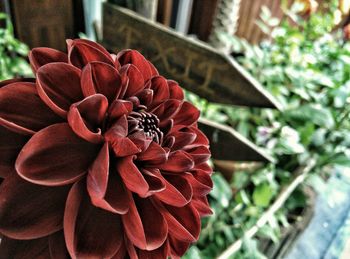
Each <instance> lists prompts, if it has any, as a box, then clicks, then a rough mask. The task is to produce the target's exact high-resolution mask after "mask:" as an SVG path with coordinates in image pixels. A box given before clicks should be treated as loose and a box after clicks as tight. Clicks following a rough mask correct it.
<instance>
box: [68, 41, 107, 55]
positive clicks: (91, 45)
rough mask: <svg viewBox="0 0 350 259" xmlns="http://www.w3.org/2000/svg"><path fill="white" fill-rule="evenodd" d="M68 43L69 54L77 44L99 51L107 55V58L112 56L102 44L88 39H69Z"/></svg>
mask: <svg viewBox="0 0 350 259" xmlns="http://www.w3.org/2000/svg"><path fill="white" fill-rule="evenodd" d="M66 42H67V49H68V52H69V51H70V50H71V49H72V48H73V47H74V46H75V45H77V44H86V45H88V46H90V47H92V48H95V49H98V50H99V51H101V52H102V53H104V54H106V55H107V56H108V55H110V54H109V52H108V51H107V50H106V49H105V48H104V47H103V46H102V45H101V44H98V43H97V42H94V41H91V40H88V39H74V40H71V39H67V40H66ZM111 58H112V60H113V57H112V55H111Z"/></svg>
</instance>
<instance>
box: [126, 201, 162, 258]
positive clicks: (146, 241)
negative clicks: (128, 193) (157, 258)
mask: <svg viewBox="0 0 350 259" xmlns="http://www.w3.org/2000/svg"><path fill="white" fill-rule="evenodd" d="M134 200H135V202H136V204H135V202H131V203H130V209H129V211H128V213H126V214H125V215H122V221H123V225H124V229H125V233H126V235H127V236H128V238H129V239H130V241H131V242H132V243H133V244H134V245H135V246H136V247H138V248H140V249H143V250H148V251H150V250H155V249H157V248H159V247H161V246H162V244H163V243H164V242H165V240H166V238H167V235H168V226H167V224H166V221H165V219H164V217H163V215H162V214H161V213H160V212H159V210H158V209H157V208H156V207H155V206H154V205H153V203H152V202H151V200H150V199H139V198H136V196H134Z"/></svg>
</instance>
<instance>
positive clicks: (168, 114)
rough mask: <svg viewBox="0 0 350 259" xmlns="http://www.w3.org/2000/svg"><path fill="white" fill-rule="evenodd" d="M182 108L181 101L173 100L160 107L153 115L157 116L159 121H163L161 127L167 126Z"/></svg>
mask: <svg viewBox="0 0 350 259" xmlns="http://www.w3.org/2000/svg"><path fill="white" fill-rule="evenodd" d="M180 108H181V102H180V101H179V100H175V99H171V100H166V101H165V102H163V103H161V104H160V105H158V106H157V107H156V108H155V109H154V110H152V113H154V114H155V115H157V117H158V119H159V120H160V121H161V123H160V127H163V126H165V124H166V123H167V122H168V121H169V120H170V119H171V118H173V117H174V116H175V115H176V114H177V113H178V111H179V110H180Z"/></svg>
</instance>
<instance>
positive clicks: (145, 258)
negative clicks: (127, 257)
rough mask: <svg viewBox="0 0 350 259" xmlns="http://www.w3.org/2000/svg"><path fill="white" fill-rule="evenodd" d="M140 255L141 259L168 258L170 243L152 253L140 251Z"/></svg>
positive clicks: (165, 243)
mask: <svg viewBox="0 0 350 259" xmlns="http://www.w3.org/2000/svg"><path fill="white" fill-rule="evenodd" d="M138 255H139V258H140V259H164V258H168V255H169V245H168V242H164V244H163V245H162V246H161V247H159V248H157V249H155V250H152V251H147V250H141V249H139V250H138Z"/></svg>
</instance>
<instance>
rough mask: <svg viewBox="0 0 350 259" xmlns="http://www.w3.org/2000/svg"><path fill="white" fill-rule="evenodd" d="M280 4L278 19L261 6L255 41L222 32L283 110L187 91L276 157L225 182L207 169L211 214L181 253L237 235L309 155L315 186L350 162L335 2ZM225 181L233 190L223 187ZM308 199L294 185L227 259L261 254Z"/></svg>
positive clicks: (210, 114) (216, 249)
mask: <svg viewBox="0 0 350 259" xmlns="http://www.w3.org/2000/svg"><path fill="white" fill-rule="evenodd" d="M282 2H283V1H282ZM284 2H286V1H284ZM283 8H284V12H285V14H286V16H285V18H284V19H283V20H281V21H280V20H278V19H277V18H275V17H272V15H271V12H270V11H269V9H268V8H266V7H264V8H263V9H262V11H261V15H260V19H259V21H257V24H258V25H259V27H260V28H261V30H263V31H264V32H265V33H266V34H267V35H268V38H267V40H265V41H264V42H262V43H261V44H260V45H259V46H254V45H251V44H249V43H248V42H246V41H245V40H242V39H238V38H236V37H232V36H231V35H224V34H223V35H222V37H224V38H225V40H227V41H230V42H231V43H232V46H233V51H234V53H235V55H236V56H237V60H238V61H239V62H240V64H241V65H242V66H243V67H245V68H246V69H247V70H248V71H249V72H250V73H251V74H252V75H253V76H254V77H256V78H257V79H258V81H259V82H260V83H261V84H262V85H263V86H264V87H265V88H266V89H267V90H269V91H270V92H271V93H272V94H273V95H274V96H275V97H276V98H277V100H278V101H279V102H280V103H281V104H282V105H283V107H284V109H283V111H276V110H269V109H256V108H249V109H248V108H241V107H232V106H224V105H218V104H213V103H209V102H207V101H206V100H204V99H200V98H198V97H197V96H195V95H193V94H192V93H187V98H188V99H189V100H190V101H191V102H193V103H195V105H196V106H198V107H200V109H201V111H202V116H204V117H207V118H209V119H211V120H214V121H217V122H220V123H225V124H228V125H231V126H232V127H234V128H235V129H237V130H238V131H239V132H240V133H241V134H243V135H244V136H246V137H248V138H249V139H251V140H253V142H255V143H257V145H259V146H260V147H261V148H263V149H265V151H266V152H267V153H269V154H271V155H272V156H274V157H275V158H276V161H277V163H276V164H270V165H267V166H265V167H264V168H261V169H259V170H257V171H256V172H254V173H248V172H244V171H242V172H235V173H234V177H233V179H232V182H230V183H227V182H226V185H225V184H224V182H225V180H224V179H223V178H222V176H221V175H220V174H218V173H217V174H214V182H215V184H216V187H215V188H214V191H213V193H212V194H210V195H211V196H210V202H211V206H212V207H213V210H214V212H215V213H214V215H213V216H212V217H210V218H208V219H205V220H204V221H203V230H202V234H201V237H200V240H199V242H198V243H197V244H196V246H194V247H193V248H192V249H191V250H190V252H189V255H187V258H195V257H194V256H193V257H191V256H192V254H195V255H198V256H199V257H200V258H215V257H216V256H217V255H219V254H220V253H221V252H223V250H224V249H225V248H227V247H228V246H229V245H230V244H231V243H233V242H234V241H236V240H237V239H238V238H241V237H244V232H245V231H246V230H247V229H249V227H251V226H253V225H254V224H255V223H256V221H257V219H258V218H259V217H260V216H261V215H262V213H263V212H264V211H265V210H266V208H267V207H269V206H270V205H271V204H272V202H273V201H274V199H275V198H276V195H277V194H278V193H279V192H280V190H281V188H283V187H284V186H285V185H286V184H288V183H289V182H290V180H291V179H292V178H293V172H294V171H295V170H296V169H297V168H298V167H300V166H301V165H305V164H307V163H308V162H309V161H310V159H311V158H312V159H316V161H317V164H316V167H315V168H314V169H313V172H312V174H311V175H310V177H309V179H308V180H307V183H305V184H310V185H313V186H314V187H315V189H316V190H318V191H320V190H321V189H322V186H323V185H324V182H325V180H324V179H325V178H326V177H325V174H326V173H327V172H330V171H331V170H329V169H331V168H332V167H334V166H345V167H349V166H350V162H349V161H350V120H349V114H350V105H349V103H350V42H348V41H346V40H344V37H343V32H342V30H335V29H334V28H335V27H336V25H337V24H336V23H337V22H338V21H337V19H336V16H337V15H338V14H339V10H338V1H336V0H328V1H323V2H322V5H321V6H320V7H319V9H318V11H317V12H316V13H314V14H312V15H311V16H309V17H301V16H299V15H298V9H299V8H300V6H299V5H298V4H294V5H292V6H287V4H286V3H284V5H283ZM237 54H238V55H237ZM220 179H221V180H220ZM229 188H231V189H232V190H234V192H233V193H231V192H228V191H226V190H228V189H229ZM219 189H220V190H219ZM218 192H219V193H221V196H223V195H225V197H220V196H219V195H218V194H217V193H218ZM307 198H308V197H307V196H306V195H305V194H304V192H303V188H302V187H300V188H298V189H297V190H296V191H295V192H294V193H293V194H292V196H291V197H290V198H289V199H288V200H287V203H286V204H285V206H284V207H283V208H282V209H280V210H279V211H278V212H277V213H276V215H275V217H274V218H273V219H272V220H270V221H269V223H268V224H267V225H266V226H264V227H262V228H261V229H260V231H259V233H258V235H257V239H253V240H248V239H247V240H245V242H244V245H243V246H242V249H241V250H240V251H239V252H238V253H236V254H235V255H234V256H233V258H264V257H265V256H264V255H263V254H262V253H261V252H260V251H259V240H262V239H264V238H268V239H270V240H272V241H273V242H278V240H279V239H280V237H281V229H282V228H283V227H287V226H288V224H290V223H291V215H292V216H293V213H296V212H300V211H302V208H304V207H305V206H306V204H307Z"/></svg>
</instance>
